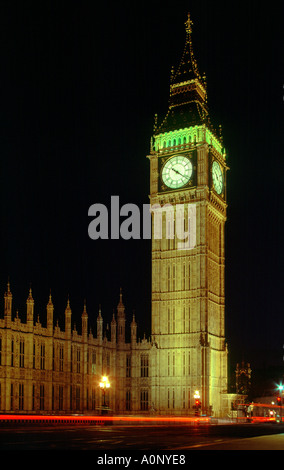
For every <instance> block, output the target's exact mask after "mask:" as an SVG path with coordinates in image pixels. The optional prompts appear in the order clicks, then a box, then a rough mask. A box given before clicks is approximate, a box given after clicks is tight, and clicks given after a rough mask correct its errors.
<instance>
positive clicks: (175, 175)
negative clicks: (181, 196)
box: [162, 155, 192, 189]
mask: <svg viewBox="0 0 284 470" xmlns="http://www.w3.org/2000/svg"><path fill="white" fill-rule="evenodd" d="M191 175H192V163H191V161H190V160H189V159H188V158H187V157H184V156H182V155H176V156H174V157H172V158H169V160H167V161H166V163H165V165H164V167H163V169H162V179H163V182H164V183H165V185H166V186H168V188H172V189H177V188H181V187H182V186H184V185H185V184H187V183H188V182H189V180H190V178H191Z"/></svg>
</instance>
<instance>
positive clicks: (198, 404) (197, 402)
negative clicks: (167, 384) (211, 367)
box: [193, 390, 201, 415]
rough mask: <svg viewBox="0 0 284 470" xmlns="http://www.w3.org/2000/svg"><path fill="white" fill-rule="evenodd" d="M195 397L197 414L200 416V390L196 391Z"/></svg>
mask: <svg viewBox="0 0 284 470" xmlns="http://www.w3.org/2000/svg"><path fill="white" fill-rule="evenodd" d="M193 397H194V399H195V414H196V415H198V414H199V408H201V402H200V393H199V390H195V392H194V395H193Z"/></svg>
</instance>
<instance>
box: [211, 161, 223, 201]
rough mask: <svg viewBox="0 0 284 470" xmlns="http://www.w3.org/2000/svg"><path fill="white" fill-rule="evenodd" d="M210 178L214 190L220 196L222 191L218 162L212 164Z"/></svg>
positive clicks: (221, 178)
mask: <svg viewBox="0 0 284 470" xmlns="http://www.w3.org/2000/svg"><path fill="white" fill-rule="evenodd" d="M212 178H213V184H214V188H215V191H216V193H217V194H221V193H222V190H223V173H222V170H221V167H220V165H219V163H218V162H216V161H214V162H213V164H212Z"/></svg>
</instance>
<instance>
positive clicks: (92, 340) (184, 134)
mask: <svg viewBox="0 0 284 470" xmlns="http://www.w3.org/2000/svg"><path fill="white" fill-rule="evenodd" d="M185 32H186V39H185V46H184V50H183V53H182V56H181V60H180V62H179V64H178V66H177V68H175V69H172V71H171V82H170V96H169V107H168V112H167V113H166V115H165V116H164V118H163V119H162V120H161V122H158V119H156V121H155V126H154V133H153V136H152V139H151V145H150V152H149V155H148V156H147V157H148V159H149V162H150V192H149V197H150V204H151V205H155V204H158V205H160V207H163V206H165V205H168V204H170V205H171V207H173V210H174V214H175V215H174V217H176V214H177V210H178V207H179V206H180V205H182V207H183V208H184V211H185V214H186V215H185V219H184V223H185V226H186V227H185V228H188V230H189V226H190V227H193V225H194V227H195V229H196V242H195V246H194V247H190V248H186V247H185V248H184V249H180V248H179V243H178V237H177V235H176V234H175V233H174V231H173V234H172V236H171V237H166V236H165V233H166V231H167V230H166V229H167V228H168V227H167V224H168V220H167V218H166V214H163V216H162V229H163V235H162V237H160V238H158V237H154V236H153V235H152V312H151V316H152V317H151V318H152V322H151V323H152V327H151V328H152V330H151V338H150V339H149V340H146V339H145V338H144V339H142V340H138V339H137V324H136V321H135V317H134V316H133V318H132V319H131V318H130V319H129V320H130V326H129V328H130V341H129V342H127V341H126V336H128V335H126V323H127V321H126V320H127V318H126V312H125V306H124V301H125V299H123V298H122V292H120V298H119V299H118V305H117V311H116V312H115V314H114V315H113V319H112V321H111V325H110V335H108V337H107V336H106V335H105V334H104V327H103V318H102V314H101V311H99V312H98V315H97V331H96V334H95V335H93V333H92V332H91V331H90V329H89V326H88V313H87V308H86V305H85V306H84V307H83V308H82V316H81V320H82V323H81V328H80V330H81V334H78V332H77V330H76V328H74V326H72V311H71V306H70V302H69V300H68V302H67V306H66V310H65V328H64V330H61V329H60V328H59V326H58V324H56V319H55V318H54V316H53V313H54V307H53V303H52V296H51V295H50V297H49V300H48V303H47V307H46V321H45V319H44V322H45V324H46V326H45V327H43V326H42V324H41V322H40V319H39V318H37V319H36V318H35V317H34V299H33V295H32V290H31V289H30V291H29V293H28V297H27V302H26V304H27V310H26V321H25V323H23V322H22V321H21V319H20V318H19V316H18V313H16V314H15V312H14V313H12V312H13V309H12V286H10V283H8V285H7V289H6V292H5V295H4V317H3V315H1V314H0V411H1V412H2V413H15V412H16V413H37V414H38V413H43V414H44V413H45V414H49V413H62V414H64V413H65V414H66V413H67V414H68V413H82V414H84V413H85V414H98V413H99V412H100V410H101V409H102V406H103V405H105V404H106V405H107V407H108V409H109V410H111V411H110V412H111V413H114V414H148V413H154V414H155V413H156V414H163V415H190V414H194V412H195V406H196V405H195V399H196V396H198V397H199V403H200V408H201V412H202V413H204V414H207V415H213V416H224V415H226V414H227V413H228V412H229V409H230V401H231V400H232V396H231V395H230V394H228V393H227V361H228V358H227V356H228V354H227V346H226V341H225V288H224V273H225V242H224V230H225V221H226V209H227V202H226V173H227V170H228V167H227V163H226V152H225V149H224V147H223V143H222V138H221V136H220V133H219V132H218V133H217V132H215V130H214V129H213V126H212V124H211V121H210V116H209V111H208V106H207V86H206V79H205V77H204V76H201V75H200V73H199V70H198V66H197V62H196V60H195V57H194V54H193V47H192V22H191V19H190V16H189V15H188V18H187V21H186V22H185ZM192 207H194V209H195V211H194V214H195V218H194V220H193V218H192V211H191V209H192ZM176 221H177V219H176V218H175V219H174V221H173V225H174V226H175V223H176ZM102 376H105V377H107V378H108V380H109V383H110V387H109V388H108V389H107V390H105V391H102V390H101V388H100V386H99V383H100V381H101V378H102Z"/></svg>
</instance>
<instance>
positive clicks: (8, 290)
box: [6, 276, 11, 294]
mask: <svg viewBox="0 0 284 470" xmlns="http://www.w3.org/2000/svg"><path fill="white" fill-rule="evenodd" d="M6 294H11V291H10V278H9V276H8V282H7V292H6Z"/></svg>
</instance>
